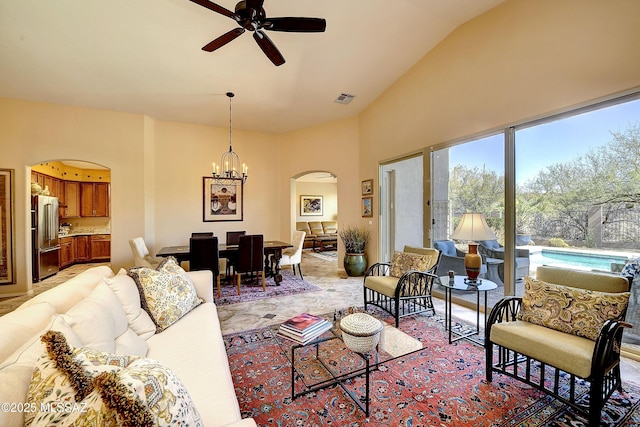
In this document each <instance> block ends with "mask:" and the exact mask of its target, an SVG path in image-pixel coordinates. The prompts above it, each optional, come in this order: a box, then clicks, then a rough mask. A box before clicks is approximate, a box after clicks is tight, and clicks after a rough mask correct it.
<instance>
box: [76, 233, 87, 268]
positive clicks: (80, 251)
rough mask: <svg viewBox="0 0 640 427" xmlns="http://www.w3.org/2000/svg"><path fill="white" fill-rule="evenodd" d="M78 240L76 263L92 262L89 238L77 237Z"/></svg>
mask: <svg viewBox="0 0 640 427" xmlns="http://www.w3.org/2000/svg"><path fill="white" fill-rule="evenodd" d="M74 239H75V240H76V247H77V249H76V261H78V262H88V261H91V246H90V245H89V236H75V237H74Z"/></svg>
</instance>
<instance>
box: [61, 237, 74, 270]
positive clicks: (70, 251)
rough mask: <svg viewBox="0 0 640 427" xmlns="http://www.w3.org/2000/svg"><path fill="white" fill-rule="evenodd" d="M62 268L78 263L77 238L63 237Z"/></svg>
mask: <svg viewBox="0 0 640 427" xmlns="http://www.w3.org/2000/svg"><path fill="white" fill-rule="evenodd" d="M59 259H60V265H59V267H60V268H65V267H68V266H70V265H72V264H75V262H76V239H75V237H63V238H61V239H60V258H59Z"/></svg>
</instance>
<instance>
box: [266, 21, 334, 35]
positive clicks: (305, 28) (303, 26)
mask: <svg viewBox="0 0 640 427" xmlns="http://www.w3.org/2000/svg"><path fill="white" fill-rule="evenodd" d="M262 28H264V29H265V30H271V31H288V32H296V33H322V32H324V30H325V29H326V28H327V21H326V20H325V19H322V18H267V19H265V21H264V22H263V23H262Z"/></svg>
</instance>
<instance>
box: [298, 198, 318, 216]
mask: <svg viewBox="0 0 640 427" xmlns="http://www.w3.org/2000/svg"><path fill="white" fill-rule="evenodd" d="M300 216H322V196H300Z"/></svg>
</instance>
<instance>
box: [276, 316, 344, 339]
mask: <svg viewBox="0 0 640 427" xmlns="http://www.w3.org/2000/svg"><path fill="white" fill-rule="evenodd" d="M332 326H333V325H332V323H331V322H329V321H328V320H327V319H325V318H323V317H320V316H316V315H313V314H308V313H302V314H298V315H297V316H295V317H292V318H291V319H289V320H287V321H286V322H284V323H283V324H282V325H280V329H278V335H280V336H282V337H284V338H287V339H290V340H292V341H295V342H297V343H298V344H303V345H304V344H308V343H310V342H311V341H313V340H314V339H316V338H318V337H319V336H320V335H322V334H323V333H324V332H326V331H328V330H329V329H331V327H332Z"/></svg>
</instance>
